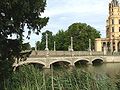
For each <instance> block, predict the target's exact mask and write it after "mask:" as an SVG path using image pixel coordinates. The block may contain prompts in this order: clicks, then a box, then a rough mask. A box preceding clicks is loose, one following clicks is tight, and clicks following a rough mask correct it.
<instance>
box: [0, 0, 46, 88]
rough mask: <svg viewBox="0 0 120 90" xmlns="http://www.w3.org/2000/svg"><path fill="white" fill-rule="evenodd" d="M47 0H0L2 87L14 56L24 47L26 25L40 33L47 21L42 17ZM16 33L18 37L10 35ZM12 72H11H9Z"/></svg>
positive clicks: (0, 73) (0, 76)
mask: <svg viewBox="0 0 120 90" xmlns="http://www.w3.org/2000/svg"><path fill="white" fill-rule="evenodd" d="M45 6H46V0H1V1H0V89H1V90H3V87H2V86H4V85H3V82H4V80H5V79H6V78H7V77H8V76H9V75H10V74H11V72H12V65H13V63H14V58H15V57H18V56H19V53H20V52H21V49H22V48H21V47H22V40H23V39H22V38H23V32H24V31H25V29H24V27H25V26H26V27H27V28H28V36H27V38H30V34H31V31H33V32H34V33H36V34H39V32H40V30H41V28H43V27H44V26H45V25H46V24H47V22H48V18H47V17H43V18H42V17H40V16H41V13H43V12H44V10H45ZM13 34H15V35H16V39H14V40H13V39H8V36H12V35H13ZM9 73H10V74H9Z"/></svg>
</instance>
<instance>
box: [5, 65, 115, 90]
mask: <svg viewBox="0 0 120 90" xmlns="http://www.w3.org/2000/svg"><path fill="white" fill-rule="evenodd" d="M5 90H117V88H116V85H115V83H113V82H112V80H111V79H110V78H109V77H108V76H107V75H103V74H101V75H100V74H95V73H90V72H86V71H84V70H81V69H72V70H69V69H58V70H54V69H52V70H50V71H48V72H45V71H44V70H41V69H39V68H36V67H34V66H33V65H25V66H23V67H20V68H19V69H18V70H17V71H15V72H14V73H13V75H12V77H11V78H9V79H8V80H7V81H5Z"/></svg>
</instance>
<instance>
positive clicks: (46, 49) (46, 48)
mask: <svg viewBox="0 0 120 90" xmlns="http://www.w3.org/2000/svg"><path fill="white" fill-rule="evenodd" d="M45 51H49V49H48V34H47V33H46V47H45Z"/></svg>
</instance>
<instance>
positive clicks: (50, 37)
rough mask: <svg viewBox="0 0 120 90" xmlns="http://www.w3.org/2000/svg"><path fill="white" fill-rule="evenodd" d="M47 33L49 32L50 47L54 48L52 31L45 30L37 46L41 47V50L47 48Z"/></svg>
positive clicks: (50, 48)
mask: <svg viewBox="0 0 120 90" xmlns="http://www.w3.org/2000/svg"><path fill="white" fill-rule="evenodd" d="M46 33H47V34H48V48H49V50H53V46H54V38H53V37H54V36H53V34H52V32H51V31H48V30H47V31H45V32H43V33H42V39H41V42H40V46H37V47H39V48H40V50H45V45H46Z"/></svg>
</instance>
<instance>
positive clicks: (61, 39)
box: [55, 30, 70, 50]
mask: <svg viewBox="0 0 120 90" xmlns="http://www.w3.org/2000/svg"><path fill="white" fill-rule="evenodd" d="M55 42H56V50H68V43H69V42H70V40H67V36H66V33H65V32H64V30H59V31H58V33H57V34H56V35H55Z"/></svg>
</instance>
